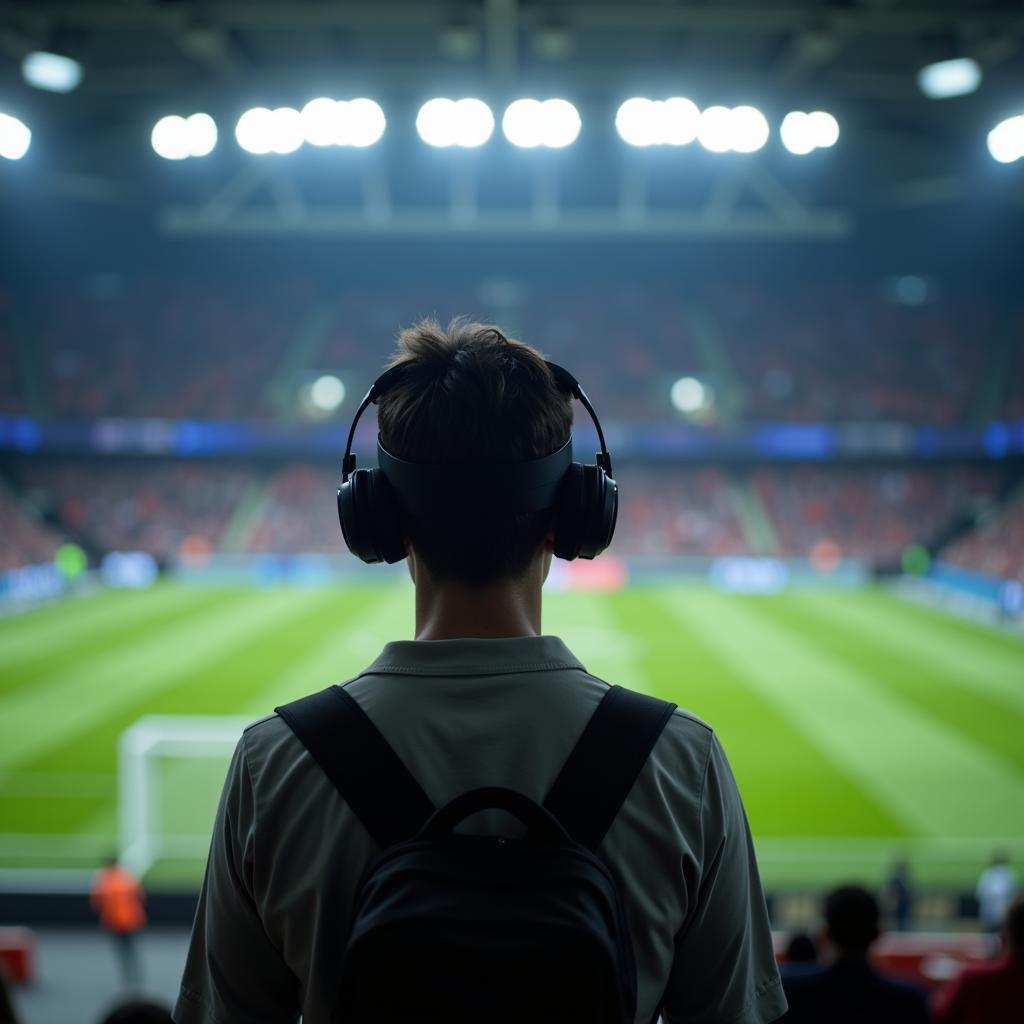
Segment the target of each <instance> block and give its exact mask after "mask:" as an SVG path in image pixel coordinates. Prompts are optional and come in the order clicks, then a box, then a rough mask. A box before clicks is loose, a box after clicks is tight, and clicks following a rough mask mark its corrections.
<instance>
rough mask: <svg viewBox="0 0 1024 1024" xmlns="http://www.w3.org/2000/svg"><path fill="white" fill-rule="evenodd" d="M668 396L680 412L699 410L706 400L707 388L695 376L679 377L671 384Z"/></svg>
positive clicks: (687, 412)
mask: <svg viewBox="0 0 1024 1024" xmlns="http://www.w3.org/2000/svg"><path fill="white" fill-rule="evenodd" d="M670 397H671V399H672V404H673V405H674V406H675V407H676V408H677V409H678V410H679V411H680V412H681V413H686V414H689V413H694V412H700V410H701V409H703V408H704V403H705V401H707V389H706V388H705V387H704V385H703V384H701V382H700V381H699V380H697V378H696V377H680V378H679V380H677V381H676V382H675V383H674V384H673V385H672V390H671V392H670Z"/></svg>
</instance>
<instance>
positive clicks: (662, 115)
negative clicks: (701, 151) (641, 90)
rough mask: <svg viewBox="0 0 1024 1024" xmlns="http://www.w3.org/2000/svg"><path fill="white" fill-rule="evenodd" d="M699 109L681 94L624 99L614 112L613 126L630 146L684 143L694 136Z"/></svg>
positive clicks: (682, 144)
mask: <svg viewBox="0 0 1024 1024" xmlns="http://www.w3.org/2000/svg"><path fill="white" fill-rule="evenodd" d="M699 126H700V110H699V109H698V108H697V105H696V104H695V103H694V102H693V101H692V100H688V99H686V98H685V97H682V96H673V97H671V98H670V99H667V100H651V99H647V98H646V97H643V96H636V97H634V98H633V99H629V100H626V101H625V103H623V104H622V105H621V106H620V107H619V109H618V112H617V113H616V115H615V127H616V129H617V131H618V133H619V135H620V136H621V137H622V139H623V141H624V142H628V143H629V144H630V145H631V146H665V145H667V146H685V145H686V144H687V143H690V142H693V140H694V139H695V138H696V137H697V130H698V128H699Z"/></svg>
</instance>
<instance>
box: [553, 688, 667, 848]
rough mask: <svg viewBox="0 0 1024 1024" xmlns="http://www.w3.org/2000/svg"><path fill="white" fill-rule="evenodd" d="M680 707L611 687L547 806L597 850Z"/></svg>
mask: <svg viewBox="0 0 1024 1024" xmlns="http://www.w3.org/2000/svg"><path fill="white" fill-rule="evenodd" d="M675 709H676V705H675V704H670V703H669V702H668V701H664V700H658V699H657V698H656V697H648V696H645V695H644V694H642V693H634V692H633V691H632V690H626V689H623V688H622V687H621V686H613V687H611V689H610V690H609V691H608V692H607V693H606V694H605V695H604V698H603V699H602V701H601V703H600V704H599V705H598V706H597V710H596V711H595V712H594V713H593V715H591V717H590V721H589V722H588V723H587V727H586V728H585V729H584V730H583V735H582V736H580V738H579V740H578V741H577V743H576V746H575V747H574V748H573V752H572V753H571V754H570V755H569V760H568V761H566V762H565V764H564V765H563V767H562V770H561V772H560V773H559V775H558V778H557V779H555V783H554V785H553V786H552V787H551V792H550V793H548V796H547V799H546V800H545V801H544V806H545V807H546V808H547V809H548V810H549V811H550V812H551V813H552V814H553V815H554V816H555V817H556V818H557V819H558V820H559V821H560V822H561V823H562V825H563V826H564V828H565V830H566V831H567V832H568V833H569V835H570V836H572V838H573V839H575V840H576V842H577V843H579V844H580V845H582V846H585V847H587V849H589V850H592V851H596V850H597V848H598V846H600V845H601V840H602V839H604V836H605V833H606V832H607V831H608V829H609V828H611V824H612V822H613V821H614V820H615V816H616V815H617V814H618V813H619V809H620V808H621V807H622V804H623V803H624V801H625V799H626V797H627V796H628V795H629V791H630V790H631V789H632V788H633V783H634V782H636V780H637V776H639V774H640V772H641V770H642V769H643V766H644V765H645V764H646V763H647V758H648V757H649V756H650V753H651V751H652V750H653V749H654V744H655V743H657V741H658V737H659V736H660V735H661V733H662V730H664V728H665V726H666V725H667V724H668V720H669V719H670V718H671V717H672V712H673V711H675Z"/></svg>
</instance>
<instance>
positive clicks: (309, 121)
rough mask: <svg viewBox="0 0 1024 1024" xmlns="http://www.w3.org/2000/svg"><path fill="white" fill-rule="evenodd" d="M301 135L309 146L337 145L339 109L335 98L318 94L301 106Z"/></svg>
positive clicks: (339, 132)
mask: <svg viewBox="0 0 1024 1024" xmlns="http://www.w3.org/2000/svg"><path fill="white" fill-rule="evenodd" d="M301 116H302V135H303V138H304V139H305V140H306V142H308V143H309V144H310V145H311V146H334V145H337V142H338V139H339V137H340V136H341V132H342V128H341V124H340V121H341V110H340V104H339V103H338V101H337V100H332V99H329V98H328V97H326V96H320V97H318V98H317V99H315V100H310V101H309V102H308V103H307V104H306V105H305V106H304V107H303V108H302V113H301Z"/></svg>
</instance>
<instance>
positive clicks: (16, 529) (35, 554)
mask: <svg viewBox="0 0 1024 1024" xmlns="http://www.w3.org/2000/svg"><path fill="white" fill-rule="evenodd" d="M64 540H65V538H64V537H63V536H61V534H60V533H59V532H58V531H56V530H54V529H53V528H52V527H50V526H48V525H47V524H45V523H43V522H40V521H39V519H37V518H36V517H34V516H33V515H31V513H30V512H28V511H26V510H25V508H23V507H22V505H21V503H20V502H19V501H17V500H16V499H15V498H14V497H13V496H12V495H10V494H8V493H6V492H5V490H4V489H3V488H2V486H0V571H4V570H7V569H17V568H20V567H21V566H25V565H34V564H36V563H40V562H49V561H52V560H53V556H54V553H55V552H56V551H57V548H58V547H60V545H61V544H62V543H63V542H64Z"/></svg>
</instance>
